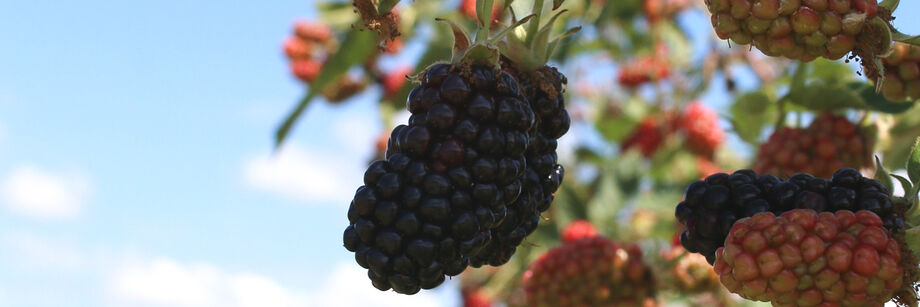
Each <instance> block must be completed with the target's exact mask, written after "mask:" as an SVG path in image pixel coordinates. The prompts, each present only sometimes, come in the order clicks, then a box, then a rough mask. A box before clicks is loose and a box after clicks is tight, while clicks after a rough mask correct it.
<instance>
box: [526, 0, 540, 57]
mask: <svg viewBox="0 0 920 307" xmlns="http://www.w3.org/2000/svg"><path fill="white" fill-rule="evenodd" d="M533 14H534V15H535V16H533V20H531V21H530V25H529V26H528V27H527V39H526V40H525V41H524V44H525V45H527V47H528V48H531V49H533V40H534V38H535V37H536V36H537V32H539V31H540V15H543V0H534V1H533Z"/></svg>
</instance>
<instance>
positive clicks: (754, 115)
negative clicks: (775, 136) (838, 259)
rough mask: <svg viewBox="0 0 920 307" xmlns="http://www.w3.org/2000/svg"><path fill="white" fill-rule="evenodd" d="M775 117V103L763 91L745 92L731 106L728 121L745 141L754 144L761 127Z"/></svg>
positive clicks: (758, 136) (761, 129)
mask: <svg viewBox="0 0 920 307" xmlns="http://www.w3.org/2000/svg"><path fill="white" fill-rule="evenodd" d="M775 117H776V104H774V103H772V102H771V101H770V97H769V96H767V94H765V93H763V92H750V93H745V94H743V95H741V96H739V97H738V99H737V100H735V103H734V104H732V106H731V117H730V119H729V122H731V124H732V128H733V129H734V131H735V132H736V133H738V136H739V137H741V139H742V140H744V141H745V142H748V143H751V144H755V143H757V141H758V139H759V138H760V132H761V131H763V127H764V126H765V125H767V124H768V123H770V121H771V120H772V119H773V118H775Z"/></svg>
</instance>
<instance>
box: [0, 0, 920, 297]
mask: <svg viewBox="0 0 920 307" xmlns="http://www.w3.org/2000/svg"><path fill="white" fill-rule="evenodd" d="M907 2H910V1H907ZM0 4H2V5H0V7H3V9H2V10H0V306H360V305H369V304H371V303H373V305H383V306H438V305H443V306H456V305H457V304H458V303H459V298H458V294H457V293H456V287H452V286H451V285H448V286H445V287H441V288H439V290H436V291H429V292H425V293H422V294H419V295H415V296H411V297H409V296H403V295H398V294H395V293H392V292H386V293H385V292H379V291H377V290H375V289H373V288H372V287H371V286H370V283H369V281H368V280H367V279H366V275H365V273H364V272H363V271H362V270H360V269H359V267H358V266H357V265H356V264H354V262H353V258H352V255H351V254H350V253H348V252H347V251H345V249H344V248H342V247H341V232H342V230H343V229H344V227H345V224H346V222H347V221H346V218H345V210H346V208H347V204H348V201H349V200H350V198H351V196H352V194H353V192H354V189H355V188H356V187H357V185H358V184H360V181H361V176H362V174H363V169H364V165H365V163H366V162H367V159H368V158H369V157H370V155H371V150H372V148H371V146H372V144H373V140H374V139H375V136H376V135H377V134H378V133H379V131H380V130H381V129H383V127H381V123H380V121H379V120H378V119H377V118H376V117H375V113H374V112H373V110H374V109H373V104H374V100H375V99H376V98H377V97H378V96H379V91H378V90H377V89H375V90H372V91H369V92H367V93H366V94H364V95H361V96H360V97H358V98H356V99H354V100H353V101H351V102H349V103H347V104H343V105H339V106H329V105H327V104H323V103H314V104H313V105H312V106H311V107H310V108H309V109H308V111H307V112H306V117H304V118H303V119H302V121H301V124H300V125H298V126H297V127H296V130H295V131H294V134H293V137H292V138H291V140H290V143H289V144H288V145H287V146H286V147H284V149H283V150H282V151H281V152H280V153H278V154H277V155H271V144H272V142H271V135H272V130H273V129H274V127H275V125H276V124H277V122H278V121H279V119H281V117H282V116H283V115H284V114H285V113H286V112H287V111H288V110H289V108H290V107H291V106H292V104H293V102H294V101H296V100H297V99H298V98H299V97H300V95H301V94H302V93H303V88H302V86H301V85H299V84H298V83H297V82H295V81H294V80H293V79H292V78H291V77H289V75H288V73H287V68H286V65H285V60H284V58H283V57H282V55H281V52H280V43H281V41H282V39H283V38H284V37H285V36H286V35H287V33H288V31H289V28H290V24H291V23H292V22H293V21H294V20H295V19H297V18H300V17H307V16H311V15H312V14H313V11H312V6H313V4H312V3H310V2H309V1H303V0H300V1H273V2H272V3H271V4H265V3H264V2H257V1H99V0H85V1H79V2H65V1H0ZM903 5H904V6H905V8H904V10H905V11H916V10H918V9H920V5H918V4H916V3H904V4H903ZM696 20H705V18H703V17H699V16H698V17H697V19H696ZM912 30H913V32H914V33H920V27H914V28H913V29H912Z"/></svg>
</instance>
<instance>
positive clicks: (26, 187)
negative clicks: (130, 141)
mask: <svg viewBox="0 0 920 307" xmlns="http://www.w3.org/2000/svg"><path fill="white" fill-rule="evenodd" d="M0 193H2V199H3V202H4V205H5V206H6V207H7V208H8V209H10V210H12V211H14V212H17V213H19V214H23V215H27V216H31V217H36V218H43V219H56V220H59V219H69V218H74V217H76V216H77V215H79V214H80V212H81V211H82V210H83V207H84V206H85V204H86V202H87V201H88V199H89V197H90V194H91V185H90V180H89V178H88V176H86V175H84V174H81V173H73V172H71V173H52V172H48V171H45V170H42V169H39V168H37V167H34V166H21V167H19V168H17V169H15V170H13V171H12V172H11V173H10V174H9V175H7V177H6V178H5V179H4V180H3V182H0Z"/></svg>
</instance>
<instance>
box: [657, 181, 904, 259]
mask: <svg viewBox="0 0 920 307" xmlns="http://www.w3.org/2000/svg"><path fill="white" fill-rule="evenodd" d="M793 209H812V210H815V211H818V212H825V211H828V212H835V211H838V210H851V211H858V210H869V211H872V212H875V213H876V214H878V215H879V216H881V217H882V221H883V226H884V227H885V228H887V229H891V230H896V229H902V228H904V219H903V216H902V215H901V213H899V212H896V210H894V207H893V204H892V201H891V196H890V194H889V192H888V189H887V188H885V186H883V185H882V184H881V183H879V182H878V181H875V180H873V179H869V178H866V177H863V176H862V175H861V174H860V173H859V171H857V170H855V169H851V168H843V169H840V170H838V171H837V172H835V173H834V175H833V176H832V177H831V178H830V179H824V178H816V177H814V176H812V175H809V174H804V173H800V174H796V175H794V176H792V177H790V178H789V179H788V180H782V179H779V178H777V177H775V176H773V175H769V174H766V175H760V176H758V175H757V173H755V172H753V171H751V170H741V171H737V172H735V173H734V174H731V175H729V174H725V173H719V174H715V175H712V176H709V177H706V179H705V180H700V181H697V182H694V183H692V184H690V186H688V187H687V192H686V194H685V198H684V201H681V202H680V203H679V204H678V205H677V208H675V212H674V214H675V216H676V218H677V220H678V222H680V223H681V224H683V225H684V226H686V230H684V231H683V233H681V236H680V242H681V245H683V246H684V248H686V249H687V250H688V251H691V252H696V253H700V254H702V255H703V256H706V259H707V260H708V261H709V262H710V263H713V262H714V261H715V251H716V250H717V249H718V248H719V247H722V246H723V244H724V242H725V237H726V236H727V235H728V232H729V231H730V230H731V227H732V225H733V224H734V223H735V221H737V220H739V219H742V218H745V217H750V216H753V215H754V214H757V213H761V212H768V211H769V212H773V213H775V214H782V213H783V212H786V211H789V210H793Z"/></svg>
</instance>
